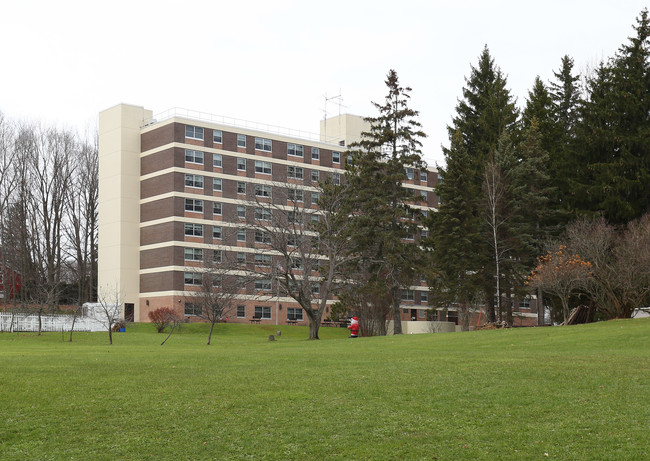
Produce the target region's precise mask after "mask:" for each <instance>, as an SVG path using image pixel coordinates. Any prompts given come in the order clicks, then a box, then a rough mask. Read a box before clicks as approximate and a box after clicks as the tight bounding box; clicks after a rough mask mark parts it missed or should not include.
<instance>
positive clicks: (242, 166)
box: [237, 157, 246, 171]
mask: <svg viewBox="0 0 650 461" xmlns="http://www.w3.org/2000/svg"><path fill="white" fill-rule="evenodd" d="M237 169H238V170H239V171H246V159H245V158H240V157H237Z"/></svg>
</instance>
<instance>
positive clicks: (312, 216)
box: [311, 214, 320, 224]
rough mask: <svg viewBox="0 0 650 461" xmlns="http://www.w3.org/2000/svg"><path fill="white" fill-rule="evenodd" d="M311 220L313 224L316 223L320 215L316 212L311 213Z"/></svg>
mask: <svg viewBox="0 0 650 461" xmlns="http://www.w3.org/2000/svg"><path fill="white" fill-rule="evenodd" d="M311 222H313V223H314V224H316V223H317V222H320V216H319V215H317V214H312V215H311Z"/></svg>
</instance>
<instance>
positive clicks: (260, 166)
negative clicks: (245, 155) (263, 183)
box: [255, 160, 271, 174]
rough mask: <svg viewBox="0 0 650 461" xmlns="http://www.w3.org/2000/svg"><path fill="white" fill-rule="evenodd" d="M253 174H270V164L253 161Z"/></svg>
mask: <svg viewBox="0 0 650 461" xmlns="http://www.w3.org/2000/svg"><path fill="white" fill-rule="evenodd" d="M255 173H263V174H271V162H263V161H261V160H255Z"/></svg>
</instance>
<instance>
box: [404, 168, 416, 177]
mask: <svg viewBox="0 0 650 461" xmlns="http://www.w3.org/2000/svg"><path fill="white" fill-rule="evenodd" d="M404 174H406V179H413V177H414V172H413V168H404Z"/></svg>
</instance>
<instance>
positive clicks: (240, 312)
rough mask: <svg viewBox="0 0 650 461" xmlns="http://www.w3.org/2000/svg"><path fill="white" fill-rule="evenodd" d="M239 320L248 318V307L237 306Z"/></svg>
mask: <svg viewBox="0 0 650 461" xmlns="http://www.w3.org/2000/svg"><path fill="white" fill-rule="evenodd" d="M237 318H238V319H245V318H246V306H237Z"/></svg>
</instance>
